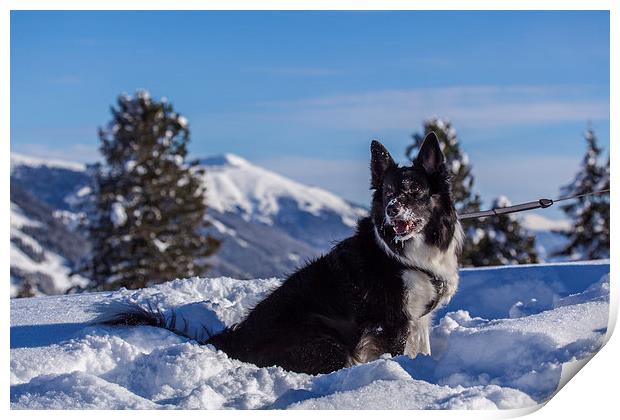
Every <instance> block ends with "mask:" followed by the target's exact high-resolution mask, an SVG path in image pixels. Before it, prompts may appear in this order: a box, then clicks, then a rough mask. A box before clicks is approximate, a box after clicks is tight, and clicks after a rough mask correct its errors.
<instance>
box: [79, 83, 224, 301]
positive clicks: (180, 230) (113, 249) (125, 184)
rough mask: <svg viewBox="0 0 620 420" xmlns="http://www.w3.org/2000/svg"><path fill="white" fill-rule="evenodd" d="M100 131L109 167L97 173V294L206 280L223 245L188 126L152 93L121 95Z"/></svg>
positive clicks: (93, 271)
mask: <svg viewBox="0 0 620 420" xmlns="http://www.w3.org/2000/svg"><path fill="white" fill-rule="evenodd" d="M111 112H112V116H113V118H112V120H111V122H110V124H109V126H108V127H107V128H105V129H100V130H99V137H100V140H101V147H100V150H101V153H102V154H103V157H104V159H105V163H103V164H99V165H96V166H95V167H93V168H92V170H93V172H94V181H93V185H92V192H93V198H94V203H93V206H92V207H93V209H94V211H93V212H92V217H91V218H90V223H89V236H90V239H91V241H92V245H93V251H92V255H91V257H90V259H89V261H88V262H87V264H85V266H84V268H83V270H82V273H83V274H84V275H85V276H86V277H88V278H90V279H91V280H92V286H91V288H92V289H99V290H101V289H105V290H109V289H117V288H119V287H127V288H139V287H144V286H146V285H149V284H155V283H160V282H163V281H167V280H171V279H175V278H177V277H180V278H182V277H191V276H196V275H201V274H204V272H205V271H206V269H207V265H206V264H205V258H206V257H207V256H209V255H211V254H212V253H213V252H214V251H215V249H216V248H217V245H218V243H217V241H216V240H214V239H213V238H211V237H210V236H208V235H206V234H205V230H204V227H205V226H206V224H205V221H204V217H205V211H206V205H205V202H204V197H203V193H204V189H203V186H202V183H201V180H200V175H201V170H200V169H198V167H197V166H196V165H197V162H188V161H187V160H186V157H187V144H188V142H189V129H188V125H187V120H186V119H185V118H184V117H182V116H181V115H179V114H177V113H176V112H175V111H174V109H173V107H172V105H171V104H170V103H169V102H167V101H166V100H162V101H156V100H154V99H152V98H151V97H150V95H149V94H148V93H147V92H146V91H138V92H137V93H136V95H135V96H134V97H131V96H128V95H122V96H120V97H119V98H118V103H117V107H113V108H112V109H111Z"/></svg>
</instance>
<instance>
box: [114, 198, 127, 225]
mask: <svg viewBox="0 0 620 420" xmlns="http://www.w3.org/2000/svg"><path fill="white" fill-rule="evenodd" d="M110 221H111V222H112V224H113V225H114V226H115V227H119V226H123V225H124V224H125V222H127V213H126V212H125V207H123V204H121V203H119V202H115V203H113V204H112V208H111V209H110Z"/></svg>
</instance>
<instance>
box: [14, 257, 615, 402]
mask: <svg viewBox="0 0 620 420" xmlns="http://www.w3.org/2000/svg"><path fill="white" fill-rule="evenodd" d="M608 273H609V261H595V262H589V263H571V264H544V265H529V266H513V267H499V268H487V269H466V270H462V280H461V287H460V289H459V291H458V292H457V294H456V295H455V298H454V299H453V301H452V302H451V303H450V304H449V305H448V307H446V308H444V309H442V310H441V311H440V312H439V313H438V314H437V316H436V321H435V322H434V327H433V330H432V335H431V344H432V352H433V355H432V357H431V356H418V357H417V358H415V359H411V358H409V357H406V356H402V355H401V356H391V355H387V354H386V355H383V356H382V357H381V358H380V359H379V360H376V361H374V362H371V363H367V364H363V365H358V366H354V367H351V368H346V369H341V370H339V371H336V372H333V373H330V374H326V375H317V376H311V375H306V374H299V373H292V372H287V371H284V370H283V369H281V368H279V367H275V366H272V367H266V368H258V367H256V366H254V365H251V364H248V363H243V362H240V361H237V360H234V359H231V358H229V357H228V356H227V355H226V354H225V353H223V352H221V351H217V350H215V349H214V348H213V347H211V346H201V345H198V344H197V342H196V341H193V340H190V339H187V338H183V337H180V336H178V335H175V334H173V333H172V332H170V331H167V330H163V329H157V328H153V327H130V328H127V327H107V326H100V325H92V324H89V323H88V321H89V320H91V319H92V318H93V313H92V311H93V308H95V307H96V305H101V304H109V303H110V302H135V303H138V304H141V305H152V306H153V307H156V308H159V309H160V310H162V311H163V312H164V314H165V315H166V316H171V314H172V313H173V312H172V311H174V312H175V313H177V314H181V315H182V317H180V318H185V319H189V320H190V324H191V325H189V330H193V329H196V331H198V327H200V326H201V324H205V325H206V326H207V327H208V328H209V329H210V330H211V331H217V330H218V329H221V328H222V327H223V325H231V324H233V323H235V322H238V321H239V320H240V319H242V317H243V315H244V313H245V312H246V311H247V310H248V309H249V308H251V307H252V306H253V305H254V304H256V302H258V301H259V300H260V299H262V298H263V297H264V296H266V295H267V294H268V293H269V292H270V291H271V290H273V288H275V287H277V286H278V285H279V284H280V280H279V279H275V278H272V279H264V280H250V281H241V280H234V279H230V278H225V277H221V278H214V279H203V278H191V279H185V280H175V281H171V282H168V283H165V284H161V285H157V286H154V287H150V288H147V289H142V290H136V291H130V290H124V289H123V290H120V291H118V292H113V293H110V292H102V293H93V294H80V295H70V296H58V297H41V298H29V299H14V300H12V301H11V379H10V381H11V393H10V399H11V407H12V408H14V409H24V408H28V409H33V408H43V409H54V408H64V409H68V408H99V409H121V408H134V409H135V408H139V409H151V408H186V409H196V408H200V409H219V408H236V409H260V408H291V409H317V408H324V409H368V408H400V409H514V408H524V407H533V406H535V405H536V404H540V403H543V402H544V401H546V400H547V399H548V398H550V397H551V396H552V395H553V393H554V392H555V391H556V389H557V387H558V384H559V383H560V380H561V378H562V380H563V379H564V377H566V375H569V374H570V373H569V369H568V368H567V367H568V366H573V365H574V363H575V362H576V361H585V360H587V359H588V358H589V357H590V356H591V355H592V354H593V353H594V352H596V351H597V350H598V349H599V348H600V346H601V345H602V344H603V342H604V339H605V332H606V328H607V323H608V312H609V304H608V299H609V298H608V293H609V275H608ZM532 299H536V302H534V303H533V301H532ZM518 302H527V304H522V305H520V306H519V305H517V303H518ZM121 304H122V303H117V305H121ZM515 305H516V306H515ZM517 306H519V307H520V308H521V312H519V313H518V314H516V315H518V317H511V314H512V315H515V307H517ZM198 319H200V320H201V322H197V320H198Z"/></svg>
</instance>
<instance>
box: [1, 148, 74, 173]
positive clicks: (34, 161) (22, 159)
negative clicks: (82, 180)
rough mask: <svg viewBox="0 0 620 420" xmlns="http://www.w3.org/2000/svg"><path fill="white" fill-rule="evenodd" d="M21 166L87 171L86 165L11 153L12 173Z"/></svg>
mask: <svg viewBox="0 0 620 420" xmlns="http://www.w3.org/2000/svg"><path fill="white" fill-rule="evenodd" d="M20 166H28V167H32V168H38V167H41V166H47V167H48V168H58V169H69V170H71V171H80V172H82V171H85V170H86V165H84V164H83V163H77V162H69V161H64V160H58V159H43V158H37V157H33V156H26V155H22V154H19V153H14V152H11V173H13V170H14V169H16V168H18V167H20Z"/></svg>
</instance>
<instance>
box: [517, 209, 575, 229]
mask: <svg viewBox="0 0 620 420" xmlns="http://www.w3.org/2000/svg"><path fill="white" fill-rule="evenodd" d="M521 224H522V225H523V227H525V228H526V229H529V230H535V231H551V230H562V231H566V230H569V229H570V227H571V223H570V220H567V219H549V218H547V217H545V216H541V215H540V214H536V213H528V214H526V215H523V216H522V217H521Z"/></svg>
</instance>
